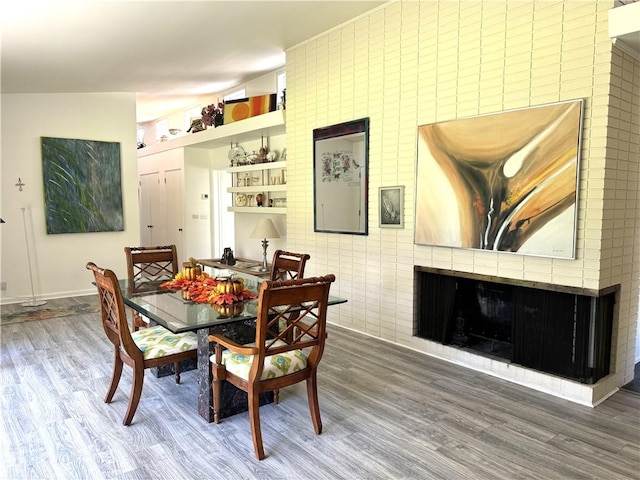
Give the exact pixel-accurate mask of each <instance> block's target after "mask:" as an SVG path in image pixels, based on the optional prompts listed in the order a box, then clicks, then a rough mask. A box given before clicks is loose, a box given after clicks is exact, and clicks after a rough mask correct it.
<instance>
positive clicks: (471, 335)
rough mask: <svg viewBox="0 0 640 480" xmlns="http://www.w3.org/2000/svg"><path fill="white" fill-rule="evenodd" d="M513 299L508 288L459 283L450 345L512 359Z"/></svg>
mask: <svg viewBox="0 0 640 480" xmlns="http://www.w3.org/2000/svg"><path fill="white" fill-rule="evenodd" d="M512 297H513V292H512V288H511V287H510V286H509V285H500V284H497V283H491V282H481V281H477V282H476V281H472V280H468V279H460V280H458V282H457V289H456V293H455V300H454V314H455V325H454V330H453V333H452V336H451V343H452V344H454V345H459V346H462V347H469V348H472V349H473V350H476V351H479V352H483V353H487V354H491V355H496V356H499V357H502V358H506V359H509V360H512V359H513V341H512V339H513V332H512V329H513V321H512V319H513V308H512V304H513V298H512Z"/></svg>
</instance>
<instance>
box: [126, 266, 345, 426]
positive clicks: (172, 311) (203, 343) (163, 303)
mask: <svg viewBox="0 0 640 480" xmlns="http://www.w3.org/2000/svg"><path fill="white" fill-rule="evenodd" d="M232 274H233V276H234V277H242V278H243V279H244V283H245V288H246V289H248V290H249V291H251V292H253V293H256V294H257V293H258V290H259V288H260V285H261V284H262V282H263V281H264V278H260V277H257V276H254V275H251V274H246V273H238V272H232V271H225V270H219V269H216V271H215V276H216V277H228V276H230V275H232ZM120 290H121V291H122V296H123V300H124V303H125V305H126V306H127V307H130V308H133V309H134V310H136V311H137V312H139V313H140V314H141V315H143V316H144V317H147V318H148V319H150V320H151V323H152V324H158V325H162V326H163V327H165V328H166V329H168V330H170V331H171V332H173V333H182V332H189V331H193V332H195V333H196V335H197V336H198V355H197V369H198V405H197V407H198V413H199V414H200V416H201V417H203V418H204V419H205V420H206V421H207V422H212V421H213V396H212V389H211V382H212V377H211V366H210V362H209V357H210V356H211V354H212V353H213V344H212V343H211V342H209V334H210V333H222V334H223V335H225V336H230V337H232V339H233V340H234V341H237V342H239V343H249V342H252V341H253V340H254V338H255V337H252V336H253V335H255V333H253V332H254V325H255V320H256V318H257V313H258V299H257V298H256V299H253V300H247V301H245V302H243V304H242V307H241V308H238V309H236V312H234V315H233V316H228V315H225V314H223V313H219V312H218V311H217V310H216V309H215V308H214V307H212V306H211V305H209V304H207V303H194V302H192V301H191V300H184V299H183V298H182V294H181V292H179V291H178V292H175V291H172V290H168V289H165V288H160V282H155V283H154V282H147V283H136V284H132V283H131V282H129V281H128V280H124V279H121V280H120ZM346 302H347V300H346V299H344V298H340V297H336V296H332V295H330V296H329V305H338V304H341V303H346ZM238 310H242V311H241V312H237V311H238ZM224 392H227V393H224V394H223V398H222V403H223V410H224V409H225V408H226V413H225V412H224V411H223V412H222V415H221V416H223V417H224V416H228V415H232V414H235V413H238V412H241V411H246V409H247V405H246V398H243V397H240V396H239V395H240V394H243V392H242V391H240V390H237V389H233V390H232V389H224ZM225 395H228V398H225Z"/></svg>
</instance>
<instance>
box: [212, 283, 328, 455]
mask: <svg viewBox="0 0 640 480" xmlns="http://www.w3.org/2000/svg"><path fill="white" fill-rule="evenodd" d="M334 281H335V276H334V275H332V274H329V275H325V276H323V277H313V278H299V279H295V280H280V281H270V280H269V281H265V282H263V283H262V285H261V287H260V293H259V296H258V318H257V320H256V336H255V342H254V343H251V344H249V345H239V344H237V343H235V342H233V341H232V340H230V339H228V338H227V337H225V336H223V335H219V334H213V335H210V336H209V340H210V341H213V342H215V343H216V345H215V353H214V355H212V356H211V363H212V367H211V368H212V373H213V386H212V388H213V397H214V421H215V422H216V423H219V421H220V415H219V413H220V407H221V402H220V398H221V397H220V395H221V394H222V382H223V381H228V382H230V383H231V384H233V385H235V386H236V387H238V388H239V389H241V390H244V391H245V392H247V397H248V402H249V419H250V424H251V434H252V437H253V446H254V450H255V455H256V457H257V458H258V459H259V460H261V459H263V458H264V448H263V446H262V433H261V429H260V412H259V404H260V399H259V398H260V394H261V393H263V392H267V391H275V390H277V389H280V388H282V387H287V386H289V385H293V384H295V383H298V382H301V381H303V380H305V381H306V383H307V397H308V402H309V411H310V413H311V420H312V422H313V427H314V430H315V432H316V434H318V435H319V434H320V433H321V432H322V420H321V418H320V408H319V406H318V390H317V379H316V372H317V367H318V364H319V363H320V360H321V358H322V353H323V352H324V344H325V339H326V336H327V332H326V328H327V303H328V299H329V289H330V287H331V283H333V282H334ZM225 348H226V350H225Z"/></svg>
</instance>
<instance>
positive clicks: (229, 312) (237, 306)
mask: <svg viewBox="0 0 640 480" xmlns="http://www.w3.org/2000/svg"><path fill="white" fill-rule="evenodd" d="M211 306H212V307H213V309H214V310H215V311H216V312H218V315H220V318H231V317H235V316H237V315H240V314H241V313H242V312H243V311H244V303H243V302H238V303H229V304H224V305H218V304H215V303H212V304H211Z"/></svg>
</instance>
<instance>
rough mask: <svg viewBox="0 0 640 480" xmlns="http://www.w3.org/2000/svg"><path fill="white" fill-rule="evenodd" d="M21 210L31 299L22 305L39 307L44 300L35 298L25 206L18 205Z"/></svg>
mask: <svg viewBox="0 0 640 480" xmlns="http://www.w3.org/2000/svg"><path fill="white" fill-rule="evenodd" d="M20 210H22V226H23V227H24V243H25V245H26V246H27V263H28V264H29V281H30V282H31V300H29V301H26V302H24V303H22V304H21V305H22V306H23V307H39V306H40V305H44V304H45V303H47V302H45V301H44V300H36V294H35V292H34V290H33V272H32V271H31V253H30V252H29V234H28V233H27V217H26V215H25V211H26V207H20Z"/></svg>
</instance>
